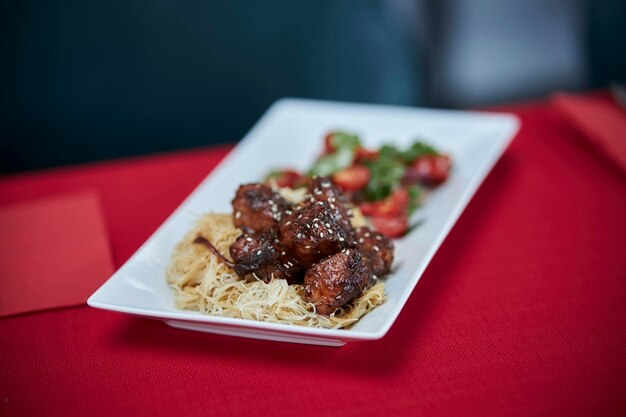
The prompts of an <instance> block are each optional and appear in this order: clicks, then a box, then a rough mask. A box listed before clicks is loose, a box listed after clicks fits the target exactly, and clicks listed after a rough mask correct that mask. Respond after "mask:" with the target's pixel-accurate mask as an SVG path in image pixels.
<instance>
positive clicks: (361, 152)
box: [354, 146, 379, 163]
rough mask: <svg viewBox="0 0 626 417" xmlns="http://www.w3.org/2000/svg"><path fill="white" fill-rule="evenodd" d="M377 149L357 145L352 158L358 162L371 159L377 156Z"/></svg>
mask: <svg viewBox="0 0 626 417" xmlns="http://www.w3.org/2000/svg"><path fill="white" fill-rule="evenodd" d="M378 154H379V152H378V150H370V149H367V148H363V147H361V146H359V147H358V148H356V154H355V157H354V160H355V161H356V162H357V163H359V162H363V161H373V160H375V159H377V158H378Z"/></svg>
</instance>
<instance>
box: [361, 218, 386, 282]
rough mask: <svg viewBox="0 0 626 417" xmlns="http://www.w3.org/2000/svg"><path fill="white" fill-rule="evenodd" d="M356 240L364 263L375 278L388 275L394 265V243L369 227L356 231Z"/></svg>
mask: <svg viewBox="0 0 626 417" xmlns="http://www.w3.org/2000/svg"><path fill="white" fill-rule="evenodd" d="M356 238H357V248H358V249H359V251H360V252H361V255H363V262H364V263H365V266H366V267H367V268H368V269H369V270H370V271H371V273H372V274H373V275H375V278H377V277H380V276H382V275H386V274H388V273H389V271H390V270H391V264H392V263H393V241H392V240H391V239H389V238H388V237H387V236H385V235H383V234H382V233H378V232H376V231H374V230H371V229H370V228H369V227H360V228H358V229H356Z"/></svg>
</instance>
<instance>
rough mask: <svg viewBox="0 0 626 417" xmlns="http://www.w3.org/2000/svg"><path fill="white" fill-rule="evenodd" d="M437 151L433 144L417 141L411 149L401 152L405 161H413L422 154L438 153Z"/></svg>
mask: <svg viewBox="0 0 626 417" xmlns="http://www.w3.org/2000/svg"><path fill="white" fill-rule="evenodd" d="M437 153H438V152H437V150H436V149H435V148H433V147H432V146H430V145H428V144H426V143H424V142H420V141H415V142H413V144H412V145H411V146H410V147H409V149H407V150H406V151H404V152H402V153H401V157H402V159H404V161H405V162H408V163H411V162H413V161H415V160H416V159H417V158H419V157H421V156H424V155H437Z"/></svg>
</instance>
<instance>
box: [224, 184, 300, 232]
mask: <svg viewBox="0 0 626 417" xmlns="http://www.w3.org/2000/svg"><path fill="white" fill-rule="evenodd" d="M232 204H233V211H234V224H235V226H236V227H238V228H240V229H242V230H243V231H244V232H248V233H254V232H263V231H266V230H268V229H271V228H275V227H277V226H278V222H280V220H281V219H282V218H283V216H284V215H285V212H286V211H289V209H290V208H291V205H290V204H289V203H288V202H287V201H286V200H285V199H284V198H282V197H281V196H280V195H279V194H278V193H276V192H274V191H273V190H272V189H271V188H270V187H268V186H267V185H263V184H245V185H242V186H240V187H239V189H237V193H236V194H235V198H234V199H233V201H232Z"/></svg>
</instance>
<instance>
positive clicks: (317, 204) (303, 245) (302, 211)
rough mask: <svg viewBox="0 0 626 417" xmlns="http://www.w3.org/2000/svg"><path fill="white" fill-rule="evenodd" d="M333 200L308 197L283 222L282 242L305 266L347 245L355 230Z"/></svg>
mask: <svg viewBox="0 0 626 417" xmlns="http://www.w3.org/2000/svg"><path fill="white" fill-rule="evenodd" d="M344 220H345V219H343V218H341V217H340V216H338V215H337V213H335V211H334V210H333V209H332V207H330V203H327V202H324V201H313V202H311V201H308V200H307V201H306V202H305V203H303V204H301V205H300V206H298V207H296V208H295V209H294V210H293V212H292V214H291V215H287V216H286V217H284V218H283V221H282V222H281V223H280V236H281V238H280V242H281V244H282V246H283V247H284V248H285V250H286V251H287V252H289V253H291V254H292V255H293V257H294V258H296V260H297V261H298V262H299V263H300V264H301V265H303V266H304V267H309V266H310V265H312V264H313V263H314V262H317V261H319V260H320V259H323V258H325V257H327V256H330V255H333V254H335V253H337V252H339V251H341V250H342V249H344V248H347V247H348V245H349V242H351V241H352V234H353V230H352V228H351V227H350V224H349V222H348V223H347V224H346V222H345V221H344Z"/></svg>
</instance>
